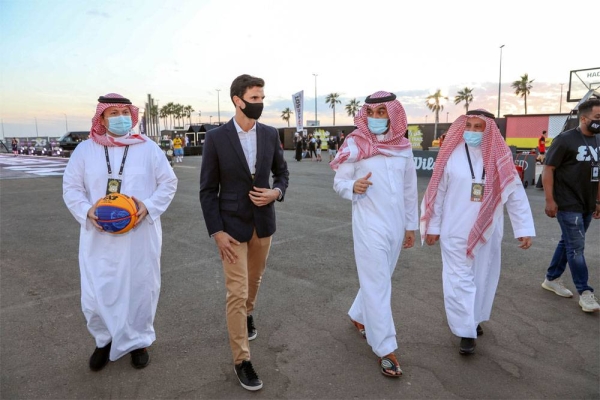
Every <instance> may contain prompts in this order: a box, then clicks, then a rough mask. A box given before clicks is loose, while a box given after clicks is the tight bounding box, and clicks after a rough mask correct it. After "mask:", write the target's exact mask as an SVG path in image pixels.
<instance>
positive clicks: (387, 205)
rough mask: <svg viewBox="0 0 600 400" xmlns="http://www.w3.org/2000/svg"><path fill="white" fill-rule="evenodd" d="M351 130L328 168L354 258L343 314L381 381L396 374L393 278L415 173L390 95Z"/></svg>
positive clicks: (405, 244)
mask: <svg viewBox="0 0 600 400" xmlns="http://www.w3.org/2000/svg"><path fill="white" fill-rule="evenodd" d="M354 122H355V123H356V126H357V127H358V129H356V130H355V131H354V132H352V133H351V134H350V135H348V137H347V138H346V140H345V141H344V144H343V145H342V147H341V149H340V151H339V152H338V153H337V155H336V157H335V158H334V159H333V161H332V162H331V163H330V165H331V167H332V168H333V169H334V170H335V171H336V174H335V178H334V183H333V188H334V190H335V191H336V192H337V193H338V194H339V195H340V196H341V197H342V198H344V199H347V200H350V201H351V202H352V236H353V241H354V258H355V259H356V269H357V272H358V280H359V283H360V289H359V291H358V294H357V295H356V298H355V300H354V303H353V304H352V306H351V307H350V310H349V311H348V315H349V316H350V319H351V320H352V323H353V324H354V325H355V326H356V328H357V329H358V330H359V332H360V333H361V334H362V335H363V336H364V337H366V339H367V342H368V344H369V345H370V346H371V348H372V349H373V352H374V353H375V354H376V355H377V356H378V357H379V368H380V371H381V373H383V374H384V375H386V376H391V377H398V376H400V375H401V374H402V371H401V369H400V365H399V363H398V360H397V358H396V356H395V354H394V351H395V350H396V349H397V348H398V344H397V341H396V329H395V326H394V320H393V318H392V307H391V295H392V283H391V279H392V274H393V272H394V269H395V267H396V264H397V262H398V258H399V256H400V251H401V249H403V248H410V247H413V245H414V240H415V230H416V229H417V227H418V198H419V196H418V192H417V173H416V169H415V164H414V162H413V153H412V148H411V145H410V142H409V141H408V139H406V138H405V137H404V134H405V133H406V127H407V124H406V114H405V112H404V108H403V107H402V104H400V102H399V101H398V100H396V96H395V95H394V94H393V93H388V92H376V93H374V94H372V95H371V96H369V97H367V99H366V100H365V105H364V106H363V107H362V108H361V110H360V111H359V113H358V114H357V115H356V118H355V119H354Z"/></svg>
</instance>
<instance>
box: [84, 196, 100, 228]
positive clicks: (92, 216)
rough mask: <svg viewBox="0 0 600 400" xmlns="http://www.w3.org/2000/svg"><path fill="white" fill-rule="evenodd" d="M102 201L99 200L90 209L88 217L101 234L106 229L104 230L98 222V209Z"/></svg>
mask: <svg viewBox="0 0 600 400" xmlns="http://www.w3.org/2000/svg"><path fill="white" fill-rule="evenodd" d="M100 200H102V199H100ZM100 200H98V201H97V202H96V203H95V204H94V205H93V206H91V207H90V209H89V210H88V212H87V217H88V218H89V219H90V221H91V223H92V225H94V228H96V229H97V230H98V231H99V232H103V231H104V229H102V227H101V226H100V225H98V223H97V222H96V221H97V220H98V217H97V216H96V208H98V202H99V201H100Z"/></svg>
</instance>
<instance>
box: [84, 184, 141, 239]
mask: <svg viewBox="0 0 600 400" xmlns="http://www.w3.org/2000/svg"><path fill="white" fill-rule="evenodd" d="M137 211H138V208H137V205H136V203H135V201H134V200H133V199H132V198H131V197H129V196H127V195H124V194H121V193H114V194H109V195H107V196H106V197H104V198H102V199H100V200H99V201H98V207H97V208H96V211H95V214H96V216H97V217H98V219H97V220H96V222H97V223H98V225H100V226H101V227H102V229H104V231H105V232H108V233H114V234H121V233H126V232H129V231H130V230H131V228H133V226H134V225H135V222H136V221H137V215H136V213H137Z"/></svg>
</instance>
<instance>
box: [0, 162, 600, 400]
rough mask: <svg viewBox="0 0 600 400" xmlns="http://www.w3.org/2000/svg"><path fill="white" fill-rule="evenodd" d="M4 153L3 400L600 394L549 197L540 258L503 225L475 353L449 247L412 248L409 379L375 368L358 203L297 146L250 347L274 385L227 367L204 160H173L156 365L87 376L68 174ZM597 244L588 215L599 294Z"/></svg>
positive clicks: (536, 198)
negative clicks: (458, 333) (461, 344)
mask: <svg viewBox="0 0 600 400" xmlns="http://www.w3.org/2000/svg"><path fill="white" fill-rule="evenodd" d="M3 157H5V156H0V177H1V178H2V180H0V228H1V232H0V255H1V280H0V293H1V298H0V333H1V335H0V341H1V342H0V357H1V359H0V361H1V365H0V369H1V381H0V397H1V398H2V399H13V398H22V399H88V398H90V399H92V398H93V399H105V398H136V399H146V398H161V399H174V398H204V399H213V398H222V399H230V398H251V397H252V398H263V399H271V398H285V399H309V398H314V399H348V398H357V399H372V398H381V399H383V398H439V399H449V398H476V399H482V398H487V399H492V398H494V399H499V398H503V399H532V398H538V399H541V398H552V399H566V398H569V399H584V398H586V399H591V398H599V397H600V379H599V376H600V349H599V346H600V345H599V340H598V338H599V337H600V323H599V321H600V320H599V314H598V313H595V314H586V313H583V312H582V311H581V309H580V308H579V306H578V305H577V300H576V299H564V298H560V297H558V296H556V295H554V294H552V293H550V292H548V291H545V290H543V289H542V288H541V287H540V283H541V281H542V280H543V277H544V271H545V268H546V265H547V263H548V261H549V260H550V258H551V255H552V251H553V249H554V246H555V244H556V242H557V240H558V237H559V235H560V231H559V228H558V224H557V222H556V221H555V220H552V219H549V218H547V217H546V216H545V215H544V213H543V208H544V207H543V204H544V202H543V192H542V191H541V190H538V189H535V188H532V187H530V188H528V189H527V193H528V196H529V200H530V203H531V205H532V208H533V212H534V218H535V220H536V229H537V232H538V237H537V238H535V241H534V247H533V248H531V249H530V250H528V251H523V250H520V249H518V248H517V242H516V240H514V239H512V230H511V227H510V223H509V221H508V219H507V222H506V229H505V232H506V234H505V239H504V242H503V271H502V276H501V279H500V285H499V288H498V294H497V296H496V302H495V305H494V310H493V313H492V319H491V321H489V322H487V323H485V324H484V325H483V326H484V329H485V334H484V335H483V336H482V337H481V338H480V339H478V341H477V344H478V345H477V353H476V354H475V355H474V356H472V357H462V356H460V355H459V354H458V349H457V345H458V339H457V338H456V337H454V336H453V335H452V334H451V333H450V331H449V329H448V327H447V324H446V320H445V315H444V308H443V299H442V293H441V260H440V250H439V246H436V247H423V248H420V247H418V248H414V249H410V250H407V251H404V252H403V253H402V255H401V256H400V262H399V264H398V268H397V270H396V273H395V275H394V279H393V287H394V294H393V305H392V306H393V311H394V318H395V321H396V326H397V331H398V344H399V349H398V355H399V357H400V362H401V364H402V368H403V370H404V373H405V375H404V376H403V377H402V378H401V379H399V380H394V379H390V378H386V377H384V376H382V375H381V374H380V373H379V372H378V368H377V359H376V357H375V356H374V355H373V353H372V352H371V350H370V348H369V347H368V346H367V345H366V343H365V341H364V340H363V339H362V338H360V337H359V335H358V333H357V332H356V331H355V329H354V327H353V326H352V325H351V324H350V322H349V319H348V317H347V315H346V313H347V310H348V308H349V306H350V304H351V302H352V300H353V297H354V295H355V294H356V290H357V278H356V271H355V266H354V262H353V254H352V235H351V225H350V203H349V202H347V201H342V200H341V199H339V198H338V196H337V195H336V194H335V193H334V192H333V190H332V188H331V186H332V179H333V172H332V171H331V170H330V169H329V167H328V166H327V164H326V163H325V162H323V163H316V162H309V161H302V162H300V163H298V162H296V161H294V160H293V158H292V153H291V152H286V158H287V159H288V160H289V161H288V162H289V167H290V171H291V178H290V187H289V190H288V192H287V197H286V201H285V202H284V203H281V204H277V217H278V226H279V229H278V231H277V233H276V235H275V237H274V241H273V247H272V251H271V256H270V258H269V265H268V267H267V271H266V274H265V277H264V281H263V286H262V288H261V293H260V296H259V301H258V309H257V311H256V314H255V316H256V323H257V327H258V331H259V334H258V338H257V339H256V340H255V341H254V342H252V344H251V349H252V356H253V362H254V364H255V366H256V368H257V371H258V372H259V374H260V376H261V378H262V379H263V381H264V383H265V387H264V389H263V390H262V391H260V392H258V393H249V392H247V391H245V390H244V389H242V388H241V387H240V386H239V384H238V383H237V381H236V378H235V376H234V374H233V367H232V365H231V360H230V351H229V346H228V342H227V334H226V326H225V316H224V308H225V306H224V298H225V292H224V287H223V286H224V285H223V273H222V270H221V266H220V262H219V260H218V257H217V252H216V249H215V246H214V244H213V242H212V240H211V239H209V238H208V236H207V233H206V229H205V227H204V223H203V219H202V215H201V211H200V205H199V201H198V176H199V164H200V157H186V158H185V160H184V163H183V164H177V165H176V166H175V170H176V173H177V176H178V177H179V189H178V191H177V194H176V196H175V199H174V201H173V203H172V205H171V207H170V209H169V210H168V211H167V212H166V213H165V215H164V216H163V227H164V245H163V257H162V291H161V299H160V302H159V307H158V313H157V317H156V331H157V336H158V338H157V341H156V342H155V344H154V345H153V346H152V348H151V350H150V352H151V357H152V362H151V364H150V366H149V367H148V368H146V369H144V370H135V369H133V368H131V366H130V365H129V358H128V357H125V358H122V359H121V360H119V361H117V362H114V363H111V364H109V365H108V366H107V367H106V368H105V369H104V370H103V371H101V372H99V373H93V372H91V371H89V369H88V368H87V361H88V357H89V355H90V354H91V352H92V350H93V348H94V342H93V340H92V339H91V337H90V335H89V334H88V332H87V330H86V328H85V321H84V318H83V315H82V313H81V310H80V303H79V295H80V293H79V270H78V266H77V246H78V225H77V224H76V222H75V220H74V219H73V218H72V216H71V215H70V213H69V212H68V210H67V209H66V207H65V206H64V203H63V202H62V198H61V184H62V180H61V177H60V174H59V175H58V176H46V177H40V176H38V175H35V174H34V173H31V171H30V168H32V167H30V166H28V167H27V169H26V170H16V169H14V168H13V169H12V170H9V169H6V168H7V167H9V166H10V165H8V164H10V162H8V161H7V160H6V159H5V158H3ZM37 161H39V160H37ZM7 163H8V164H7ZM13 166H14V165H13ZM47 168H49V169H53V168H59V167H56V166H49V167H47ZM48 172H56V171H48ZM5 178H11V179H5ZM21 178H29V179H21ZM426 185H427V178H419V189H420V194H421V196H422V194H423V191H424V189H425V187H426ZM599 243H600V222H599V221H593V222H592V226H591V228H590V230H589V232H588V242H587V249H586V253H587V259H588V262H589V264H590V283H591V285H592V286H594V287H596V288H600V273H599V271H600V265H599V264H600V246H599ZM566 278H567V279H566V281H567V286H568V287H569V288H571V290H573V284H572V282H571V280H570V275H569V274H568V273H567V276H566Z"/></svg>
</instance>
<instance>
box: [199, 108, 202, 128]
mask: <svg viewBox="0 0 600 400" xmlns="http://www.w3.org/2000/svg"><path fill="white" fill-rule="evenodd" d="M201 117H202V111H200V110H198V125H201V124H202V118H201Z"/></svg>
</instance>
